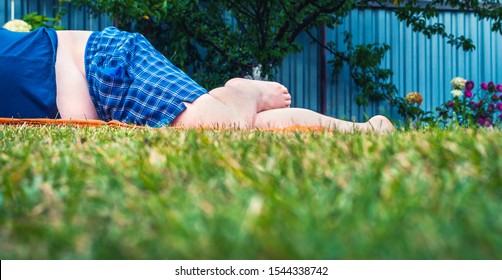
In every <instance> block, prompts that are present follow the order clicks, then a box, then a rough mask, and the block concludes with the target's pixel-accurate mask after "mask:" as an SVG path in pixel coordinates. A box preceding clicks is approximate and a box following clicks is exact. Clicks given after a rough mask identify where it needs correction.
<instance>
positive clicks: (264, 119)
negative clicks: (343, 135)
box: [255, 108, 394, 133]
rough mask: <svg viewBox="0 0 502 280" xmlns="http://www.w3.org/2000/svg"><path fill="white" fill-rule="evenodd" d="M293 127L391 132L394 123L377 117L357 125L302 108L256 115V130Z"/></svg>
mask: <svg viewBox="0 0 502 280" xmlns="http://www.w3.org/2000/svg"><path fill="white" fill-rule="evenodd" d="M291 126H307V127H315V126H317V127H325V128H328V129H332V130H338V131H340V132H354V131H361V132H371V131H373V132H381V133H385V132H390V131H392V130H394V126H393V125H392V123H391V122H390V121H389V120H388V119H387V118H386V117H384V116H375V117H373V118H371V119H370V120H369V121H368V122H366V123H355V122H348V121H343V120H339V119H336V118H332V117H328V116H325V115H322V114H319V113H316V112H314V111H311V110H307V109H301V108H286V109H275V110H268V111H264V112H260V113H258V114H257V115H256V120H255V127H256V128H286V127H291Z"/></svg>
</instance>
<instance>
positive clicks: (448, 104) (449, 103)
mask: <svg viewBox="0 0 502 280" xmlns="http://www.w3.org/2000/svg"><path fill="white" fill-rule="evenodd" d="M453 106H455V101H451V102H448V103H446V107H448V108H451V107H453Z"/></svg>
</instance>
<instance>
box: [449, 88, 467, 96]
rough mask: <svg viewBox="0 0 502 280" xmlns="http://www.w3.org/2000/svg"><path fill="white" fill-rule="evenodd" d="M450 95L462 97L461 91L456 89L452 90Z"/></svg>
mask: <svg viewBox="0 0 502 280" xmlns="http://www.w3.org/2000/svg"><path fill="white" fill-rule="evenodd" d="M451 95H453V96H462V95H464V93H463V92H462V91H460V90H458V89H454V90H452V91H451Z"/></svg>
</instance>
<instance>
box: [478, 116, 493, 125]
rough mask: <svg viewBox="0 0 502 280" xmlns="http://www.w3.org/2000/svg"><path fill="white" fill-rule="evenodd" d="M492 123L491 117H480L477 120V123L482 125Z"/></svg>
mask: <svg viewBox="0 0 502 280" xmlns="http://www.w3.org/2000/svg"><path fill="white" fill-rule="evenodd" d="M492 123H493V122H492V119H490V118H486V119H483V118H480V119H479V120H478V124H479V125H480V126H484V127H489V126H491V125H492Z"/></svg>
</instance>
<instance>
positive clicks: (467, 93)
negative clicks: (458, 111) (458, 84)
mask: <svg viewBox="0 0 502 280" xmlns="http://www.w3.org/2000/svg"><path fill="white" fill-rule="evenodd" d="M464 96H465V97H467V98H471V97H472V91H471V90H470V89H466V90H465V92H464Z"/></svg>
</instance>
